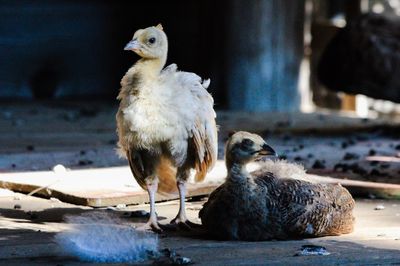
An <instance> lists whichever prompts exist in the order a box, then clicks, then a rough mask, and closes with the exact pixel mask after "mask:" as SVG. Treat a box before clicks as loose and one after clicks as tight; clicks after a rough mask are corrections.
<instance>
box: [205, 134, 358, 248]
mask: <svg viewBox="0 0 400 266" xmlns="http://www.w3.org/2000/svg"><path fill="white" fill-rule="evenodd" d="M225 154H226V155H225V156H226V158H225V160H226V167H227V169H228V176H227V178H226V181H225V183H224V184H222V185H221V186H219V187H218V188H217V189H216V190H215V191H214V192H212V193H211V195H210V197H209V199H208V202H206V203H205V204H204V206H203V209H202V210H201V211H200V213H199V216H200V218H201V221H202V223H203V225H204V226H205V228H206V229H207V231H208V232H209V233H210V234H211V235H212V236H213V237H216V238H218V239H232V240H251V241H257V240H267V239H288V238H298V237H317V236H326V235H340V234H345V233H350V232H352V230H353V223H354V218H353V215H352V210H353V207H354V200H353V198H352V196H351V195H350V193H349V192H348V191H347V190H346V189H345V188H343V187H342V186H341V185H336V184H313V183H310V182H307V181H304V180H300V179H301V177H300V179H297V178H296V179H294V178H291V176H295V175H294V174H292V173H290V172H293V168H295V165H294V164H289V163H286V162H277V163H274V162H271V161H269V162H268V163H267V162H266V163H265V164H264V165H261V167H260V168H259V169H258V170H256V171H254V172H251V173H249V172H248V171H247V170H246V164H247V163H249V162H251V161H254V160H255V159H256V158H259V157H261V156H264V155H274V154H275V152H274V150H273V149H272V148H271V147H269V146H268V145H267V144H266V143H265V142H264V140H263V139H262V138H261V137H260V136H258V135H255V134H251V133H248V132H238V133H235V134H234V135H233V136H231V138H230V139H229V140H228V142H227V144H226V153H225ZM261 164H262V163H261ZM275 164H276V165H278V166H279V167H276V165H275ZM285 167H289V168H292V169H291V170H290V171H286V169H285ZM278 168H279V169H278ZM298 168H299V167H298ZM299 172H300V175H301V174H302V175H303V176H305V172H304V169H302V168H299V169H298V170H297V173H296V175H297V176H299Z"/></svg>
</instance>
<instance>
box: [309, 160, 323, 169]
mask: <svg viewBox="0 0 400 266" xmlns="http://www.w3.org/2000/svg"><path fill="white" fill-rule="evenodd" d="M312 168H313V169H325V165H324V164H323V162H322V161H320V160H315V162H314V164H313V165H312Z"/></svg>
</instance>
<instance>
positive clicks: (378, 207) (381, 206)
mask: <svg viewBox="0 0 400 266" xmlns="http://www.w3.org/2000/svg"><path fill="white" fill-rule="evenodd" d="M384 209H385V206H383V205H376V207H375V208H374V210H376V211H381V210H384Z"/></svg>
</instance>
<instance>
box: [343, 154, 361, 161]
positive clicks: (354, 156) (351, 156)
mask: <svg viewBox="0 0 400 266" xmlns="http://www.w3.org/2000/svg"><path fill="white" fill-rule="evenodd" d="M359 158H360V156H359V155H358V154H355V153H350V152H346V154H345V155H344V156H343V160H345V161H348V160H357V159H359Z"/></svg>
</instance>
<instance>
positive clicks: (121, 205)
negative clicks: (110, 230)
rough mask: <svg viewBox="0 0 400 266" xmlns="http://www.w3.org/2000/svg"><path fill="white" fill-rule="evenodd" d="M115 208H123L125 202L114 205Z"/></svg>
mask: <svg viewBox="0 0 400 266" xmlns="http://www.w3.org/2000/svg"><path fill="white" fill-rule="evenodd" d="M115 207H116V208H117V209H125V208H126V204H123V203H120V204H118V205H117V206H115Z"/></svg>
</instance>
